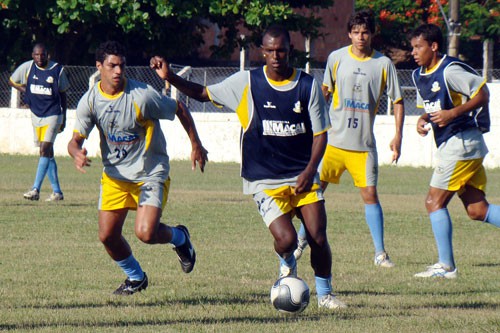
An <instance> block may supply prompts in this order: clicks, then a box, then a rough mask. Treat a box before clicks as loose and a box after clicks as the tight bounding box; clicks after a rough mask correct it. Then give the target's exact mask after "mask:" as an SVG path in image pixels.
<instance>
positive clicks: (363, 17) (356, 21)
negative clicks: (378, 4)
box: [347, 10, 375, 34]
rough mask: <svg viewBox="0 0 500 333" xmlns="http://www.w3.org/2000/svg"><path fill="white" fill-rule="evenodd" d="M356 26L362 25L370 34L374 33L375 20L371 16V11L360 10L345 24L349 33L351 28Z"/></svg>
mask: <svg viewBox="0 0 500 333" xmlns="http://www.w3.org/2000/svg"><path fill="white" fill-rule="evenodd" d="M357 25H361V26H363V25H364V26H365V27H366V28H367V29H368V30H370V32H371V33H372V34H373V33H375V18H374V16H373V11H371V10H361V11H359V12H356V13H354V14H352V15H351V17H349V21H348V22H347V32H351V30H352V28H353V27H354V26H357Z"/></svg>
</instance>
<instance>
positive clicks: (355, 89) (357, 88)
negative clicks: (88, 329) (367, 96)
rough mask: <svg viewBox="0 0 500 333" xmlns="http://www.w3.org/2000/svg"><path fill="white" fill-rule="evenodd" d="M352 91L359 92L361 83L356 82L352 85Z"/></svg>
mask: <svg viewBox="0 0 500 333" xmlns="http://www.w3.org/2000/svg"><path fill="white" fill-rule="evenodd" d="M352 91H354V92H356V93H360V92H361V85H360V84H359V83H356V84H355V85H354V86H353V87H352Z"/></svg>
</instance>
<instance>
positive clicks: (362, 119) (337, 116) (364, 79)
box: [323, 46, 402, 151]
mask: <svg viewBox="0 0 500 333" xmlns="http://www.w3.org/2000/svg"><path fill="white" fill-rule="evenodd" d="M351 47H352V46H346V47H343V48H341V49H339V50H336V51H334V52H332V53H330V55H329V56H328V61H327V65H326V69H325V74H324V78H323V85H324V86H326V87H327V88H328V91H329V92H330V93H331V96H332V100H331V104H330V119H331V122H332V127H331V129H330V130H329V132H328V144H330V145H332V146H335V147H337V148H341V149H347V150H355V151H374V150H376V142H375V136H374V134H373V125H374V123H375V116H376V115H377V111H378V107H379V103H380V98H381V97H382V94H383V92H384V90H385V91H386V93H387V95H388V96H389V97H390V98H391V101H392V102H393V103H395V102H398V101H400V100H401V99H402V94H401V88H400V86H399V81H398V77H397V72H396V68H395V67H394V65H393V64H392V62H391V60H390V59H389V58H387V57H386V56H384V55H383V54H382V53H380V52H378V51H376V50H374V51H373V53H372V54H371V56H370V57H368V58H364V59H361V58H358V57H356V56H355V55H354V54H353V53H352V51H351Z"/></svg>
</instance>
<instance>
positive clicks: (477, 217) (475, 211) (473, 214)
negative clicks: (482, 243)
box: [467, 207, 487, 221]
mask: <svg viewBox="0 0 500 333" xmlns="http://www.w3.org/2000/svg"><path fill="white" fill-rule="evenodd" d="M486 213H487V211H486V210H484V209H481V208H477V207H468V208H467V215H468V216H469V218H470V219H471V220H474V221H484V220H485V219H486Z"/></svg>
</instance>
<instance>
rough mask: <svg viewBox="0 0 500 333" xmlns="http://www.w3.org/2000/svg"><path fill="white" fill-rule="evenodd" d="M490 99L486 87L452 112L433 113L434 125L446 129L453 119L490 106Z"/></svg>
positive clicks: (431, 115)
mask: <svg viewBox="0 0 500 333" xmlns="http://www.w3.org/2000/svg"><path fill="white" fill-rule="evenodd" d="M489 98H490V93H489V91H488V88H487V87H486V86H483V87H482V88H481V89H480V90H479V91H478V93H477V94H476V95H475V96H474V97H473V98H471V99H470V100H468V101H467V102H466V103H464V104H461V105H459V106H457V107H455V108H453V109H450V110H440V111H436V112H432V113H431V114H430V117H431V118H430V119H431V120H432V122H433V123H435V124H437V125H438V126H439V127H444V126H446V125H448V124H449V123H450V122H451V121H452V120H453V119H455V118H457V117H459V116H461V115H463V114H465V113H467V112H470V111H472V110H476V109H478V108H480V107H482V106H484V105H487V104H488V101H489Z"/></svg>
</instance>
